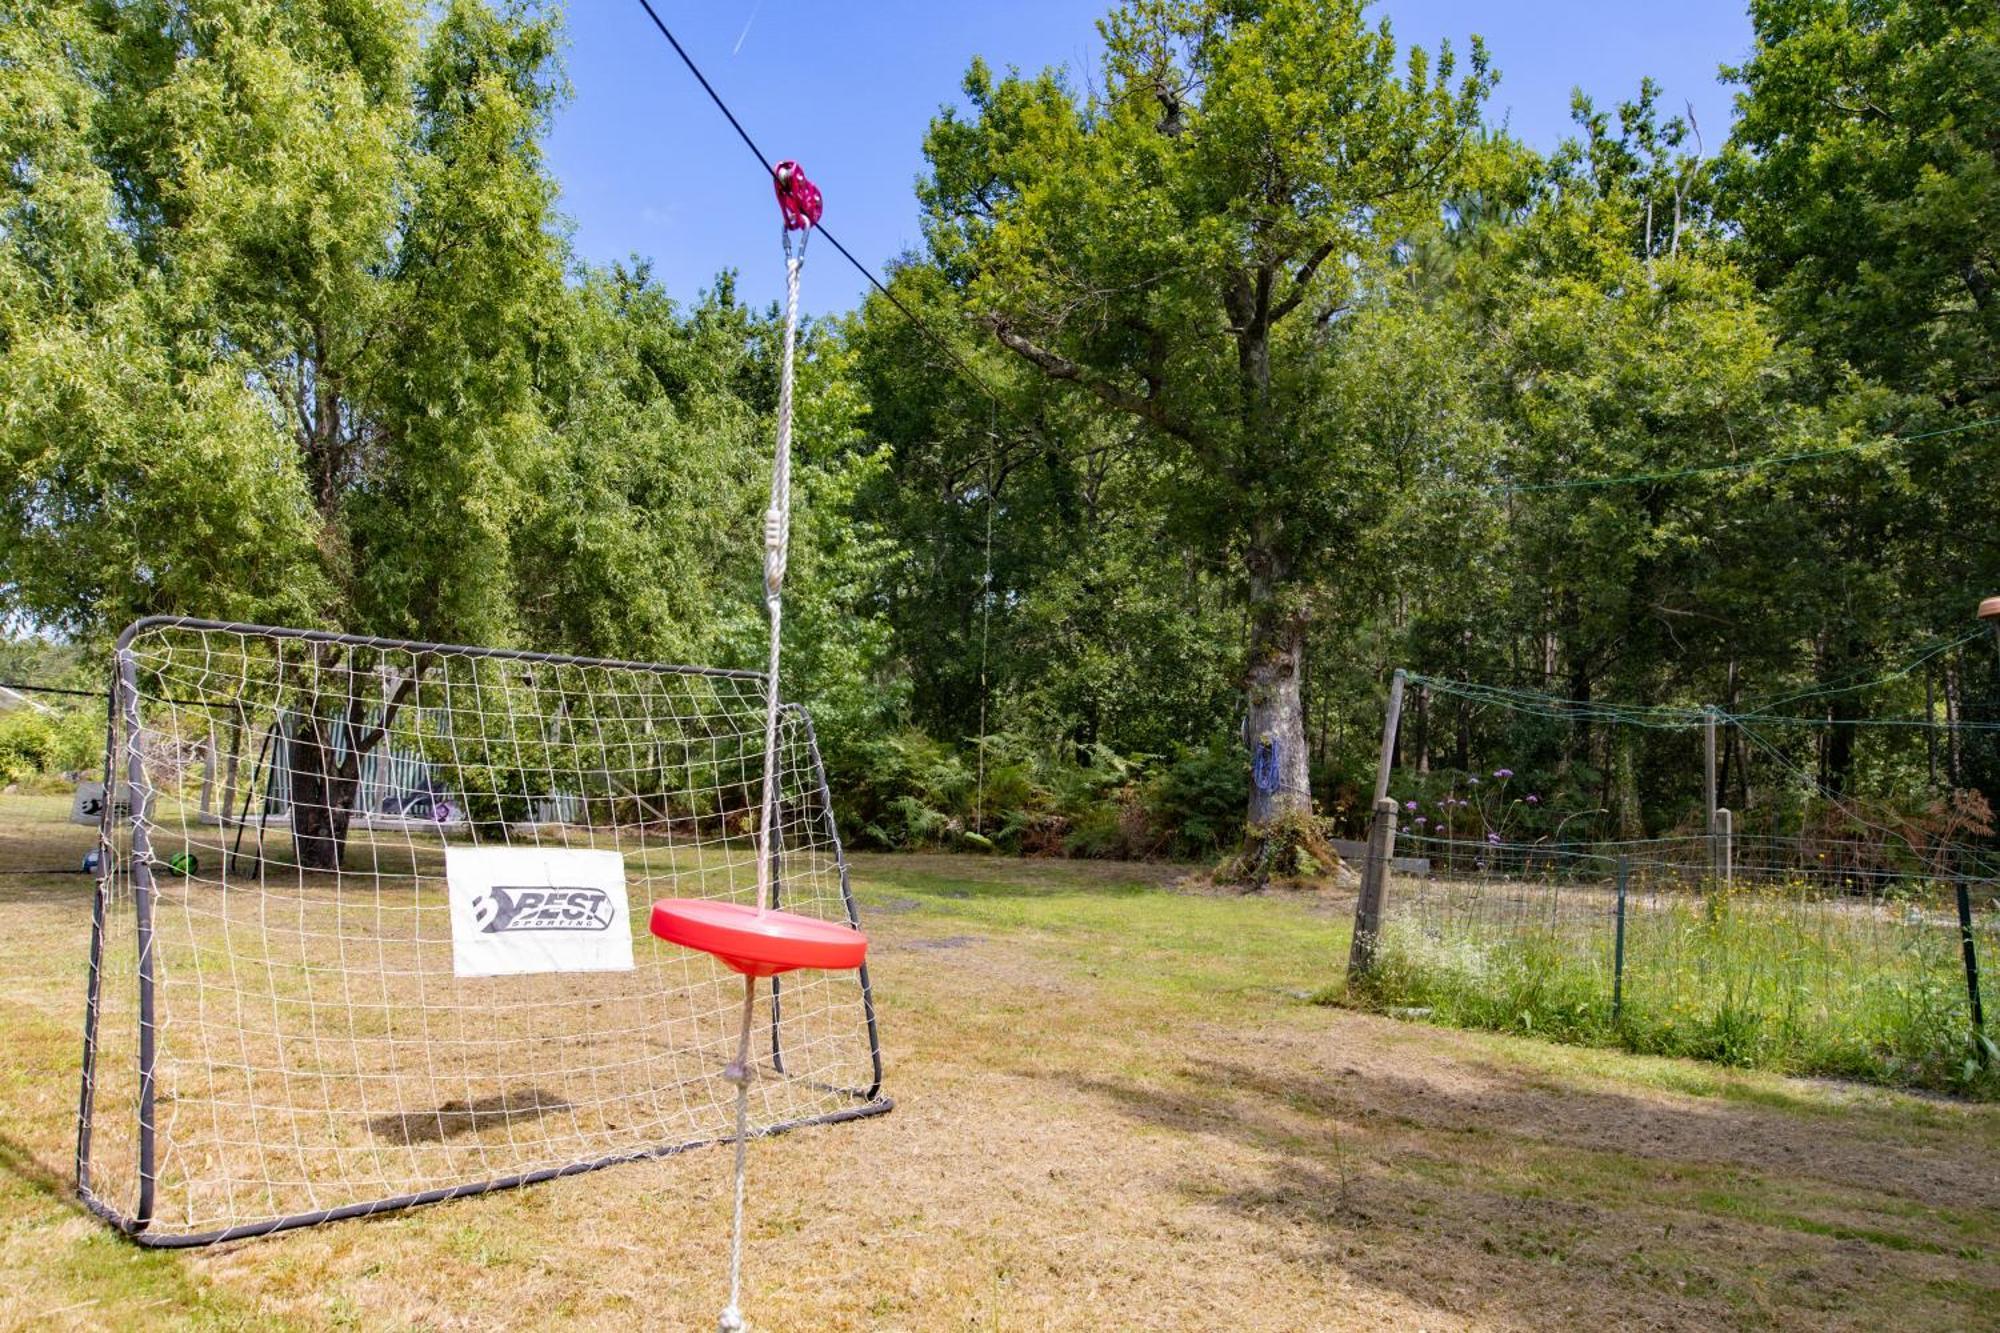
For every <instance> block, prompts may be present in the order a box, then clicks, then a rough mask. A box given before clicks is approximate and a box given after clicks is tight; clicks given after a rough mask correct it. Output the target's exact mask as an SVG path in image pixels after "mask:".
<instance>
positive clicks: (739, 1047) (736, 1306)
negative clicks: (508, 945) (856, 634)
mask: <svg viewBox="0 0 2000 1333" xmlns="http://www.w3.org/2000/svg"><path fill="white" fill-rule="evenodd" d="M807 234H808V235H810V233H807ZM805 258H806V255H805V241H804V238H803V237H802V238H801V239H800V242H799V251H798V253H797V254H793V253H792V235H791V233H790V232H789V231H788V232H786V233H785V343H784V353H783V359H782V360H781V361H780V362H779V363H778V441H777V444H776V446H775V447H774V449H773V451H772V453H773V457H772V460H771V504H770V507H769V508H767V509H766V510H765V511H764V610H765V611H766V612H767V613H768V614H769V615H770V618H771V652H770V658H769V660H768V663H767V666H766V669H765V672H764V798H763V804H762V807H761V809H760V810H759V812H758V817H757V910H758V911H759V912H763V911H767V910H769V908H770V906H771V847H772V842H771V839H772V836H773V834H774V831H775V829H776V826H777V813H778V652H779V647H780V645H781V643H782V642H783V622H784V589H785V557H786V555H787V554H788V550H789V547H790V543H791V527H792V357H793V351H794V349H795V347H796V346H797V343H798V329H799V267H800V266H801V265H802V264H804V263H805ZM756 1006H757V979H756V978H755V977H745V978H743V1023H742V1027H741V1028H740V1029H739V1030H738V1032H737V1035H736V1059H735V1060H734V1061H733V1062H732V1063H731V1064H730V1065H729V1067H728V1068H727V1069H725V1070H724V1071H723V1074H722V1076H723V1077H724V1078H725V1079H727V1080H728V1081H729V1082H731V1083H734V1084H735V1085H736V1216H735V1227H734V1230H733V1232H732V1234H731V1236H730V1241H729V1304H728V1306H727V1307H726V1308H724V1310H723V1311H722V1316H721V1318H720V1319H718V1320H717V1321H716V1327H717V1329H718V1330H720V1333H743V1330H744V1328H745V1327H746V1325H745V1324H744V1322H743V1310H742V1295H743V1196H744V1183H745V1174H746V1173H745V1167H746V1164H747V1159H748V1157H749V1152H748V1145H749V1140H750V1081H751V1080H752V1079H754V1078H755V1077H756V1076H757V1072H756V1070H755V1068H754V1067H753V1066H752V1065H751V1063H750V1027H751V1021H752V1019H753V1017H754V1015H755V1011H756Z"/></svg>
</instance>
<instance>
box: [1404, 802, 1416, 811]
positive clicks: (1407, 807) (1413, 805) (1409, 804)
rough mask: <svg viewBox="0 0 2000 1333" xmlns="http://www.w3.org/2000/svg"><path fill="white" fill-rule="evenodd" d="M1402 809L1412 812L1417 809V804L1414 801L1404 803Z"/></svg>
mask: <svg viewBox="0 0 2000 1333" xmlns="http://www.w3.org/2000/svg"><path fill="white" fill-rule="evenodd" d="M1403 808H1404V809H1405V810H1414V809H1416V808H1417V803H1416V802H1415V801H1405V802H1403Z"/></svg>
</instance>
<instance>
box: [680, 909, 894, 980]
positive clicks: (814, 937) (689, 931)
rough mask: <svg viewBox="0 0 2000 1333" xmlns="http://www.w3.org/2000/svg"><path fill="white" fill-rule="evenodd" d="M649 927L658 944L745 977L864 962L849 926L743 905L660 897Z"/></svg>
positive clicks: (862, 946) (863, 941)
mask: <svg viewBox="0 0 2000 1333" xmlns="http://www.w3.org/2000/svg"><path fill="white" fill-rule="evenodd" d="M650 924H651V926H652V931H653V933H654V934H655V935H657V936H659V937H660V938H661V939H663V940H666V941H668V942H669V943H672V944H680V945H685V946H686V947H688V948H690V949H699V950H701V951H702V952H703V953H706V954H713V955H714V956H715V957H716V958H718V959H720V960H721V962H722V964H723V966H725V967H727V968H729V969H730V970H731V971H734V972H741V973H742V974H743V975H744V976H746V977H774V976H777V975H778V974H779V973H780V972H792V971H796V970H797V969H799V968H802V967H812V968H819V969H822V970H825V971H841V970H843V969H846V968H851V967H860V966H861V964H862V963H864V962H866V961H867V960H868V937H867V936H866V935H863V934H862V933H861V932H860V931H858V930H856V929H854V927H852V926H843V925H841V924H839V923H838V922H833V921H820V920H817V919H816V918H813V917H809V916H799V915H798V914H797V913H794V912H779V911H773V910H767V911H762V912H760V911H758V910H757V909H756V908H754V907H747V906H745V905H744V904H742V903H723V902H715V901H713V900H711V899H707V898H662V899H660V900H659V901H658V902H656V903H654V904H653V917H652V921H651V923H650Z"/></svg>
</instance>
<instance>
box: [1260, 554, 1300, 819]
mask: <svg viewBox="0 0 2000 1333" xmlns="http://www.w3.org/2000/svg"><path fill="white" fill-rule="evenodd" d="M1249 565H1250V596H1251V606H1250V644H1249V649H1250V655H1249V662H1248V665H1247V667H1246V668H1245V671H1244V680H1243V685H1244V690H1245V693H1246V695H1247V697H1248V717H1247V725H1246V731H1247V733H1248V734H1247V735H1246V736H1245V740H1246V741H1247V743H1248V750H1249V757H1250V764H1251V772H1252V775H1253V778H1255V777H1256V776H1257V775H1259V774H1265V775H1269V774H1270V772H1271V770H1272V769H1273V768H1275V777H1276V782H1275V784H1274V786H1273V789H1272V790H1270V791H1266V790H1264V783H1263V782H1260V781H1256V780H1253V781H1252V782H1251V784H1250V823H1251V824H1253V825H1256V824H1265V823H1269V822H1270V820H1271V819H1272V817H1273V816H1276V815H1280V814H1286V813H1290V812H1293V811H1301V812H1303V811H1310V810H1311V808H1312V792H1311V789H1310V787H1309V786H1308V783H1307V769H1306V715H1305V707H1304V694H1303V689H1302V686H1303V682H1304V679H1305V661H1306V623H1305V617H1304V616H1303V615H1301V614H1299V613H1298V611H1297V610H1296V609H1294V608H1292V607H1291V606H1289V605H1288V604H1287V599H1286V598H1285V597H1283V596H1282V595H1281V594H1282V593H1283V592H1284V591H1286V589H1285V588H1284V583H1283V576H1284V570H1283V567H1282V564H1281V562H1280V560H1279V558H1278V557H1277V556H1276V554H1275V553H1274V552H1273V551H1272V550H1271V549H1270V547H1269V546H1268V545H1259V546H1257V547H1253V549H1252V550H1251V552H1250V555H1249ZM1260 756H1268V757H1267V758H1266V759H1265V763H1264V765H1262V766H1260V765H1259V763H1258V760H1259V758H1260ZM1272 759H1275V761H1276V762H1275V764H1272V763H1271V760H1272Z"/></svg>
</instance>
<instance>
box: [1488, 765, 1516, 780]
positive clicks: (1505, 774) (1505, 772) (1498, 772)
mask: <svg viewBox="0 0 2000 1333" xmlns="http://www.w3.org/2000/svg"><path fill="white" fill-rule="evenodd" d="M1493 776H1494V777H1496V778H1499V779H1500V780H1501V781H1503V782H1504V781H1506V780H1507V779H1508V778H1511V777H1513V776H1514V770H1513V769H1511V768H1496V769H1494V770H1493Z"/></svg>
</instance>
